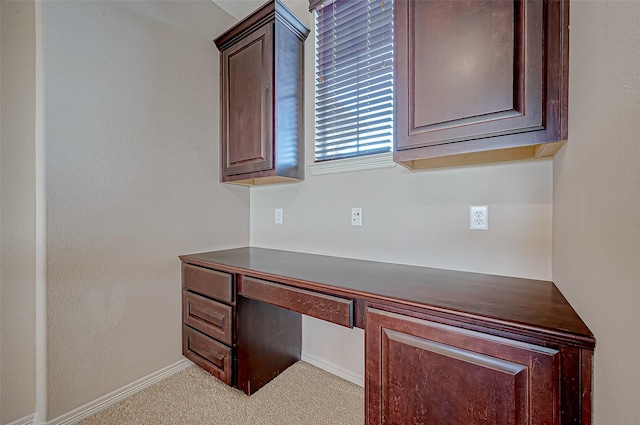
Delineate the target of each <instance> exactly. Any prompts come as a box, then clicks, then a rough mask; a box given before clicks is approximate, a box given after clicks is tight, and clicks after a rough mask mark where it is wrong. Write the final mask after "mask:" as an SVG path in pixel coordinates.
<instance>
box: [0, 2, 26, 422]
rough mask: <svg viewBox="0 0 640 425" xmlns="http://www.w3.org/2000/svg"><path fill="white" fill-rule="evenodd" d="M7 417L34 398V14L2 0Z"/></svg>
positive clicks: (1, 398) (1, 418)
mask: <svg viewBox="0 0 640 425" xmlns="http://www.w3.org/2000/svg"><path fill="white" fill-rule="evenodd" d="M0 9H1V12H0V52H1V57H0V279H1V282H0V341H1V342H0V371H1V375H0V423H1V424H6V423H9V422H12V421H15V420H17V419H20V418H23V417H25V416H27V415H29V414H31V413H33V412H34V404H35V160H34V157H35V19H34V5H33V2H30V1H29V2H26V1H2V2H1V3H0Z"/></svg>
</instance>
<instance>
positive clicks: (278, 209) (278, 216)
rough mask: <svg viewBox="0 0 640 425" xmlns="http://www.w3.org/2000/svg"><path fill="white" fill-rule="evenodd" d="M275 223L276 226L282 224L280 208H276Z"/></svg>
mask: <svg viewBox="0 0 640 425" xmlns="http://www.w3.org/2000/svg"><path fill="white" fill-rule="evenodd" d="M275 222H276V224H282V208H276V211H275Z"/></svg>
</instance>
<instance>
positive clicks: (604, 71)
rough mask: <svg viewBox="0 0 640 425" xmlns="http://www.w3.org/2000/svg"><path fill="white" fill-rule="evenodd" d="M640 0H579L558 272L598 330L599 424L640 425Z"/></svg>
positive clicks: (557, 189)
mask: <svg viewBox="0 0 640 425" xmlns="http://www.w3.org/2000/svg"><path fill="white" fill-rule="evenodd" d="M638 22H640V2H617V1H606V2H603V1H601V2H582V1H575V2H572V3H571V38H570V78H569V82H570V86H569V138H570V143H569V144H568V145H567V146H566V148H563V149H562V150H561V151H560V152H559V153H558V154H557V155H556V157H555V159H554V213H553V220H554V221H553V278H554V281H555V282H556V284H557V285H558V287H559V288H560V290H561V291H562V292H563V293H564V294H565V296H566V297H567V298H568V299H569V301H570V302H571V304H572V305H573V306H574V308H575V309H576V310H577V311H578V313H579V314H580V316H581V317H582V318H583V319H584V320H585V322H586V323H587V325H588V326H589V327H590V329H591V330H592V331H593V333H594V334H595V337H596V350H595V366H594V371H595V408H594V409H595V410H594V412H595V423H596V424H620V425H623V424H624V425H639V424H640V391H638V382H640V362H639V361H638V359H639V358H640V356H639V353H640V308H639V307H638V306H639V305H640V278H639V277H640V225H639V224H638V211H640V166H639V162H640V120H639V119H638V117H640V75H639V73H638V70H640V49H639V48H638V46H640V26H639V25H638Z"/></svg>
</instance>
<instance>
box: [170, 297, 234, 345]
mask: <svg viewBox="0 0 640 425" xmlns="http://www.w3.org/2000/svg"><path fill="white" fill-rule="evenodd" d="M182 321H183V322H184V323H185V324H187V325H189V326H191V327H192V328H195V329H197V330H199V331H201V332H204V333H206V334H207V335H209V336H212V337H214V338H215V339H217V340H218V341H221V342H224V343H225V344H227V345H231V342H232V330H231V324H232V321H233V307H231V306H228V305H226V304H221V303H219V302H215V301H213V300H210V299H209V298H205V297H203V296H201V295H198V294H194V293H192V292H187V291H184V292H183V295H182Z"/></svg>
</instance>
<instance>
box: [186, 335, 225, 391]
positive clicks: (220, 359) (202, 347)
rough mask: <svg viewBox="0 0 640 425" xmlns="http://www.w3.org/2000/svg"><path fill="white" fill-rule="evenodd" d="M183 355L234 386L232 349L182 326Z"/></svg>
mask: <svg viewBox="0 0 640 425" xmlns="http://www.w3.org/2000/svg"><path fill="white" fill-rule="evenodd" d="M182 354H183V355H184V356H185V357H186V358H188V359H189V360H191V361H192V362H194V363H195V364H197V365H198V366H200V367H201V368H203V369H204V370H206V371H207V372H209V373H210V374H212V375H213V376H215V377H216V378H218V379H220V380H221V381H222V382H224V383H225V384H227V385H231V384H232V381H231V378H232V368H233V356H232V351H231V348H229V347H227V346H225V345H222V344H220V343H219V342H217V341H216V340H214V339H213V338H210V337H208V336H206V335H204V334H202V333H200V332H198V331H196V330H193V329H191V328H190V327H188V326H186V325H182Z"/></svg>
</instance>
